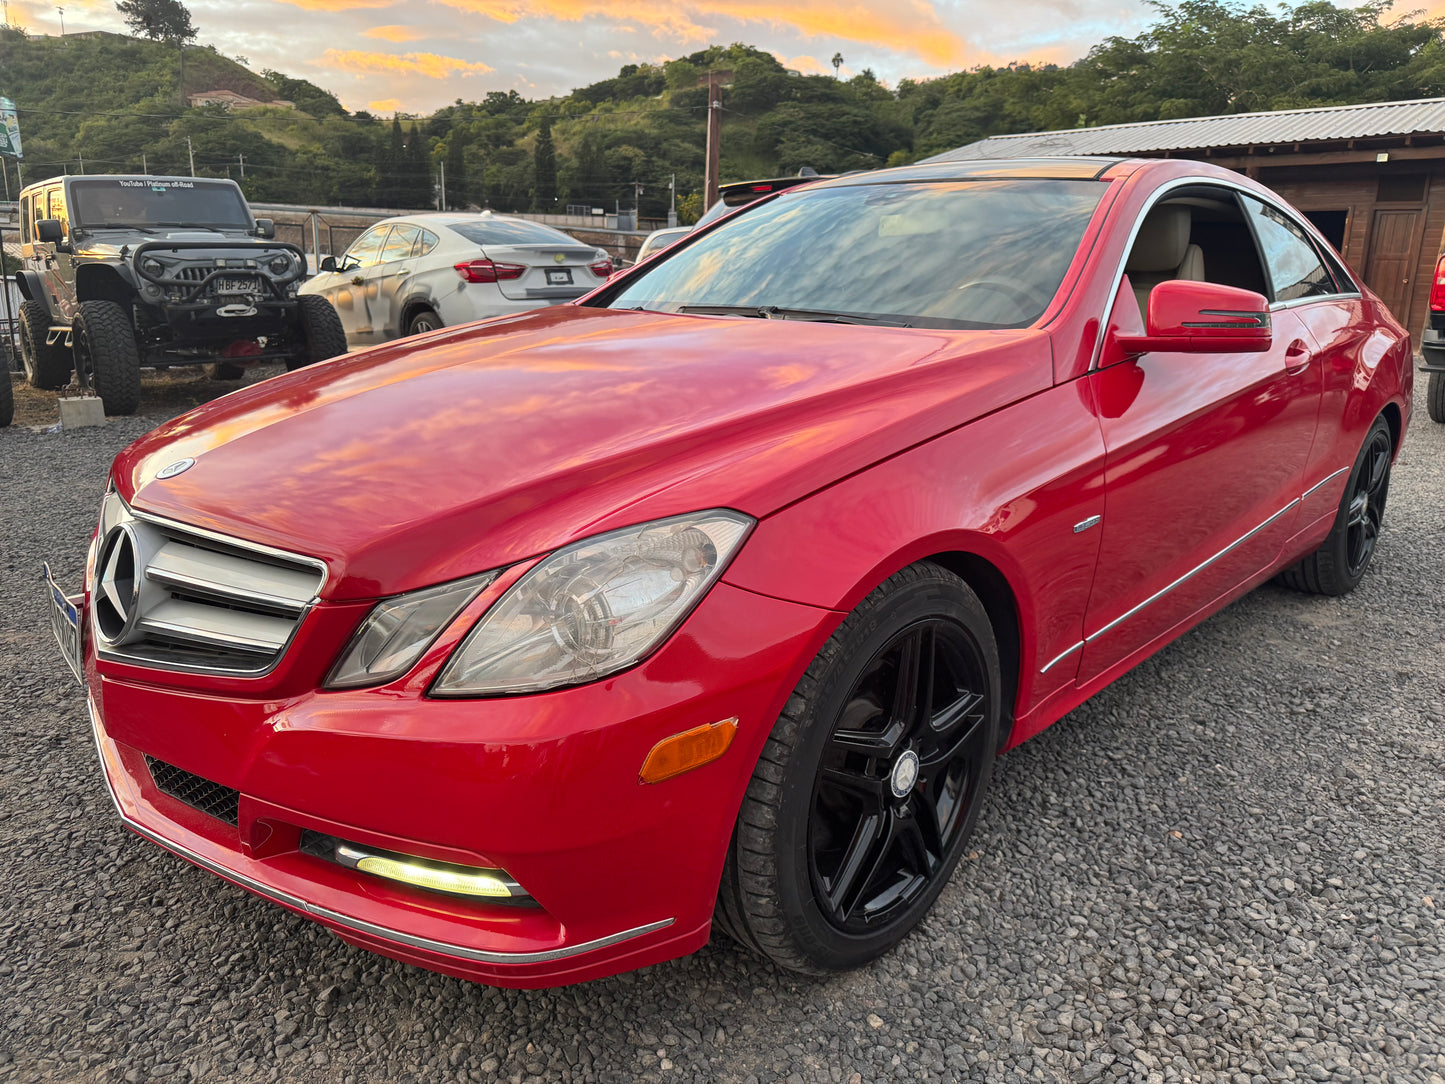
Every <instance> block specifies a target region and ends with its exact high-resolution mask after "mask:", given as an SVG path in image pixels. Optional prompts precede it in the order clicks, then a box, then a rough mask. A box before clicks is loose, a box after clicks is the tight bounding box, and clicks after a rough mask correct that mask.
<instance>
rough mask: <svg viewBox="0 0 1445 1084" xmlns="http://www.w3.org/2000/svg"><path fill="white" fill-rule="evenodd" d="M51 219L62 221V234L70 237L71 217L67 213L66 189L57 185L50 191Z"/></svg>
mask: <svg viewBox="0 0 1445 1084" xmlns="http://www.w3.org/2000/svg"><path fill="white" fill-rule="evenodd" d="M48 217H50V218H58V219H59V220H60V234H61V236H62V237H65V238H67V239H68V238H69V237H70V216H69V215H67V214H66V213H65V189H64V188H63V187H61V186H60V185H56V186H55V187H54V188H52V189H51V190H50V214H49V216H48Z"/></svg>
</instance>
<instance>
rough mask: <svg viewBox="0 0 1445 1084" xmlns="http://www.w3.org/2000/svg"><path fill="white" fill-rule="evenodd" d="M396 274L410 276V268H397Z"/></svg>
mask: <svg viewBox="0 0 1445 1084" xmlns="http://www.w3.org/2000/svg"><path fill="white" fill-rule="evenodd" d="M396 273H397V274H398V275H410V274H411V268H410V267H398V268H397V269H396Z"/></svg>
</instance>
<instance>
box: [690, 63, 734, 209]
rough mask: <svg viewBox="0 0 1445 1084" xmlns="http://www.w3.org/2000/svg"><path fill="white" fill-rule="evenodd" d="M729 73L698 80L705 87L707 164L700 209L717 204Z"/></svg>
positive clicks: (718, 73)
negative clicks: (723, 120)
mask: <svg viewBox="0 0 1445 1084" xmlns="http://www.w3.org/2000/svg"><path fill="white" fill-rule="evenodd" d="M732 77H733V73H732V72H730V71H726V72H716V71H710V72H708V73H707V75H706V76H705V77H704V78H702V79H699V80H698V81H697V82H698V86H702V85H704V84H706V85H707V164H706V166H705V167H704V168H703V175H702V209H703V210H704V211H706V210H707V209H708V208H709V207H711V206H712V205H713V204H714V203H716V202H717V190H718V163H719V160H720V158H721V155H722V88H723V84H724V83H730V82H732Z"/></svg>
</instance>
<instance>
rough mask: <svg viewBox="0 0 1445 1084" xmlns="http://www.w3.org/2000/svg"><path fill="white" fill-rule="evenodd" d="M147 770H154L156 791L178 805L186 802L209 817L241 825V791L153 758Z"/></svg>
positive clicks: (149, 761) (151, 757)
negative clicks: (167, 795) (167, 796)
mask: <svg viewBox="0 0 1445 1084" xmlns="http://www.w3.org/2000/svg"><path fill="white" fill-rule="evenodd" d="M146 767H147V768H149V769H150V770H151V778H152V779H154V780H155V784H156V789H157V790H159V791H160V792H161V793H162V794H169V795H170V796H171V797H172V798H174V799H175V800H176V801H178V802H185V803H186V805H188V806H190V807H191V808H192V809H199V810H200V811H201V812H202V813H204V814H206V815H207V816H208V817H215V818H216V819H217V820H218V821H225V822H226V823H227V824H229V825H233V826H234V825H239V824H240V819H241V818H240V806H241V792H240V791H239V790H232V789H231V788H230V787H223V786H221V784H219V783H212V782H211V781H210V780H209V779H202V778H201V777H200V776H199V775H193V774H191V773H190V772H188V771H185V770H184V769H182V768H177V767H176V766H175V765H174V764H167V763H166V762H165V761H163V760H157V759H156V758H155V757H153V756H147V757H146Z"/></svg>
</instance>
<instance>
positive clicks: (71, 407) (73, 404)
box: [60, 395, 105, 430]
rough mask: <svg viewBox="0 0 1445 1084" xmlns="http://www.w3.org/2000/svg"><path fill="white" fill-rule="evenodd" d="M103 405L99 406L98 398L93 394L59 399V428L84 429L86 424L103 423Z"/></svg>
mask: <svg viewBox="0 0 1445 1084" xmlns="http://www.w3.org/2000/svg"><path fill="white" fill-rule="evenodd" d="M104 424H105V407H103V406H101V404H100V399H99V398H98V397H97V396H94V395H84V396H81V397H79V398H76V399H62V400H60V428H61V429H62V430H64V429H84V428H85V427H86V426H87V425H104Z"/></svg>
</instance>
